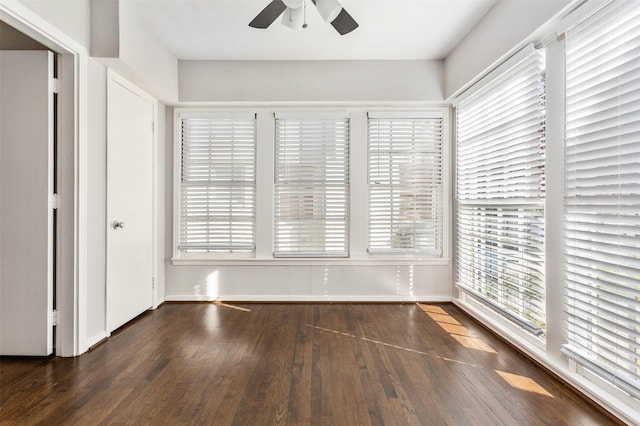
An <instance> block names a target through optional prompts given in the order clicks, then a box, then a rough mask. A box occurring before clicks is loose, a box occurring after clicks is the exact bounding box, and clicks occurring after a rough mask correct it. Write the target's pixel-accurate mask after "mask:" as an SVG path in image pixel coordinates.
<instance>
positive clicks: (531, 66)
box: [456, 47, 545, 335]
mask: <svg viewBox="0 0 640 426" xmlns="http://www.w3.org/2000/svg"><path fill="white" fill-rule="evenodd" d="M517 59H518V60H514V62H515V63H513V62H512V63H510V64H509V66H506V67H505V69H504V71H501V72H499V75H498V76H497V77H496V78H495V79H494V80H493V81H492V82H490V83H488V84H487V85H485V86H484V87H483V88H481V89H479V90H478V91H476V92H474V93H472V94H470V95H469V96H468V97H467V98H466V99H464V100H463V101H462V102H461V103H460V104H459V105H458V107H457V159H456V168H457V200H458V211H457V259H458V260H457V275H458V285H459V287H460V288H461V289H462V290H463V291H464V292H466V293H467V294H468V295H471V296H472V297H474V298H475V299H477V300H479V301H481V302H482V303H484V304H485V305H486V306H488V307H490V308H493V309H495V310H497V311H498V312H500V313H502V314H504V315H505V316H506V317H507V318H509V319H510V320H512V321H514V322H515V323H517V324H519V325H520V326H522V327H524V328H525V329H526V330H528V331H531V332H533V333H534V334H536V335H540V334H542V333H543V332H544V329H545V283H544V196H545V191H544V185H545V171H544V162H545V161H544V155H545V115H544V110H545V109H544V101H545V83H544V56H543V52H541V51H536V50H535V49H533V47H530V49H527V50H525V51H523V52H521V54H520V55H518V56H517Z"/></svg>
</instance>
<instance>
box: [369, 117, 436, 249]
mask: <svg viewBox="0 0 640 426" xmlns="http://www.w3.org/2000/svg"><path fill="white" fill-rule="evenodd" d="M442 119H443V116H442V114H441V113H432V114H427V113H422V114H415V113H414V114H406V113H405V114H397V113H396V114H390V113H375V114H374V113H370V114H369V120H368V121H369V133H368V135H369V137H368V151H369V154H368V170H369V176H368V184H369V253H372V254H374V253H420V254H426V255H429V256H434V257H437V256H441V255H442V227H443V223H442V198H443V193H442Z"/></svg>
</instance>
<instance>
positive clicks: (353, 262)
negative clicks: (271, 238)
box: [171, 257, 451, 266]
mask: <svg viewBox="0 0 640 426" xmlns="http://www.w3.org/2000/svg"><path fill="white" fill-rule="evenodd" d="M171 262H172V264H173V265H176V266H278V265H279V266H287V265H290V266H305V265H321V266H378V265H380V266H449V265H450V264H451V259H449V258H434V259H408V258H402V257H397V258H388V257H382V258H375V259H374V258H371V259H353V258H312V259H309V258H267V259H249V258H227V259H223V258H215V259H203V258H192V259H189V258H185V257H181V258H174V259H171Z"/></svg>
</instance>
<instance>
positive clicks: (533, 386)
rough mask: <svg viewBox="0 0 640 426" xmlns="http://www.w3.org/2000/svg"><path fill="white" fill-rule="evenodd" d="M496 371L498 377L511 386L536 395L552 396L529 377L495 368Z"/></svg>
mask: <svg viewBox="0 0 640 426" xmlns="http://www.w3.org/2000/svg"><path fill="white" fill-rule="evenodd" d="M495 372H496V373H498V375H499V376H500V377H502V378H503V379H504V381H505V382H507V383H508V384H509V385H511V386H513V387H514V388H516V389H519V390H523V391H526V392H533V393H537V394H538V395H543V396H548V397H550V398H553V395H551V394H550V393H549V392H547V391H546V390H545V389H544V388H543V387H542V386H540V385H539V384H538V383H536V381H535V380H533V379H532V378H530V377H525V376H520V375H518V374H512V373H507V372H506V371H500V370H495Z"/></svg>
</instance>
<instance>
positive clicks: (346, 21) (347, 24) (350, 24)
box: [331, 8, 358, 35]
mask: <svg viewBox="0 0 640 426" xmlns="http://www.w3.org/2000/svg"><path fill="white" fill-rule="evenodd" d="M331 25H333V28H335V29H336V31H338V32H339V33H340V35H345V34H348V33H350V32H351V31H353V30H355V29H356V28H358V23H357V22H356V21H355V19H353V18H352V17H351V15H349V12H347V11H346V10H344V8H343V9H342V10H341V11H340V14H339V15H338V16H337V17H336V19H334V20H333V21H331Z"/></svg>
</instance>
